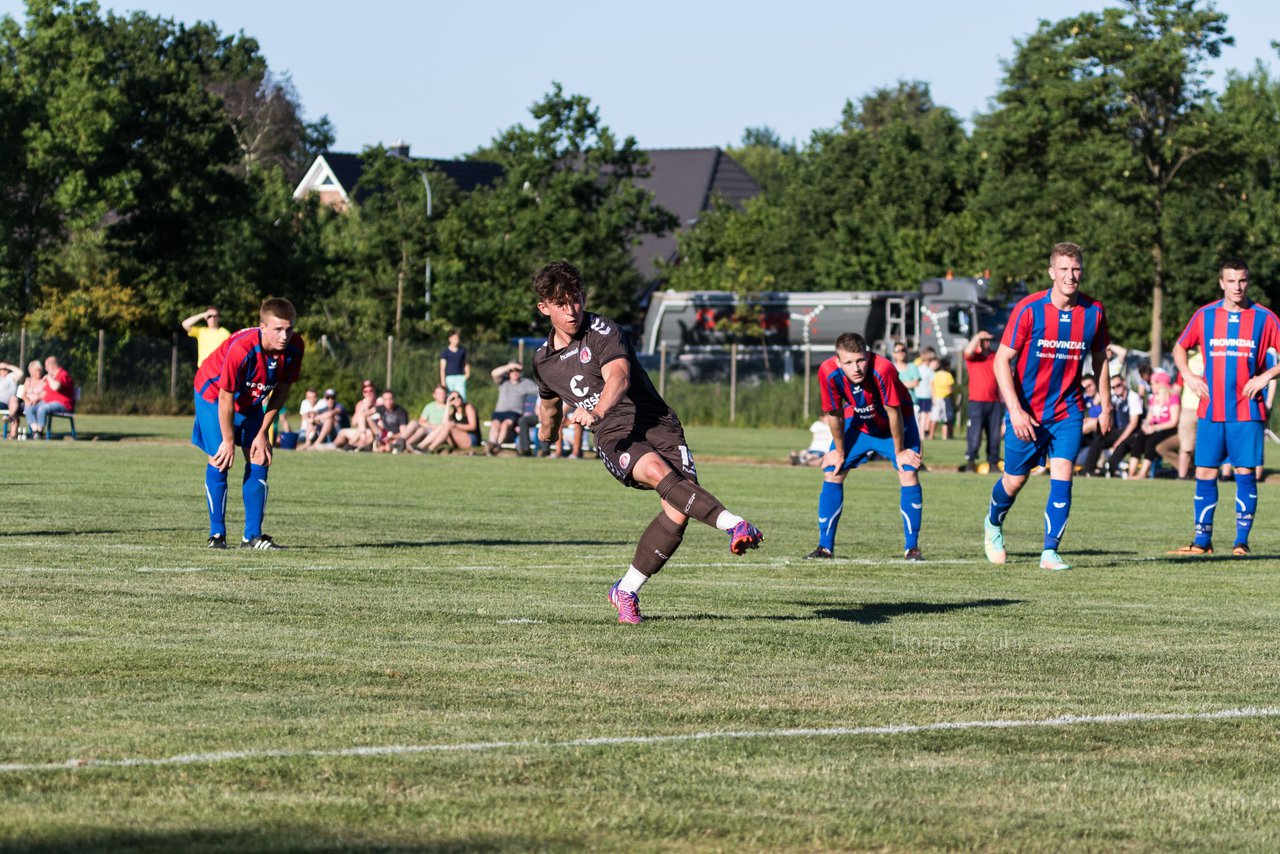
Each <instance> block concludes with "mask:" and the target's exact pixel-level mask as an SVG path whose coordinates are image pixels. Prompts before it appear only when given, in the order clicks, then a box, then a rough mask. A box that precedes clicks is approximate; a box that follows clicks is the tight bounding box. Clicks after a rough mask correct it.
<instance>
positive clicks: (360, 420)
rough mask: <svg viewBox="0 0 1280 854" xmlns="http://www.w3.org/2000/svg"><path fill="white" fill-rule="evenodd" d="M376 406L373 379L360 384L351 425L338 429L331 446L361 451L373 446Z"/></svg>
mask: <svg viewBox="0 0 1280 854" xmlns="http://www.w3.org/2000/svg"><path fill="white" fill-rule="evenodd" d="M377 406H378V388H377V386H375V385H374V384H373V380H365V381H364V382H362V383H361V384H360V401H359V402H358V403H356V408H355V411H353V412H352V413H351V426H350V427H346V428H343V429H342V430H339V431H338V435H337V438H335V439H334V440H333V446H334V447H335V448H339V449H341V450H352V451H363V450H370V449H372V448H373V442H374V439H375V433H374V430H375V428H376V425H375V424H374V423H373V416H374V414H375V413H376V411H377Z"/></svg>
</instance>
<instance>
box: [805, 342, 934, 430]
mask: <svg viewBox="0 0 1280 854" xmlns="http://www.w3.org/2000/svg"><path fill="white" fill-rule="evenodd" d="M868 355H869V357H870V358H869V360H868V362H867V374H868V376H867V378H866V379H865V380H863V382H862V383H861V384H854V383H853V382H851V381H850V380H849V378H848V377H847V376H845V374H844V371H842V370H840V362H839V361H838V360H837V359H836V357H835V356H832V357H831V358H830V359H827V360H826V361H825V362H823V363H822V364H821V365H820V366H818V389H819V392H820V395H821V402H822V411H823V412H826V413H829V414H835V413H839V414H840V415H842V416H843V417H844V420H845V432H846V433H849V432H853V433H868V434H870V435H872V436H880V437H883V436H888V435H890V431H889V415H888V413H887V412H886V411H885V409H886V407H889V406H893V407H897V408H898V409H901V410H902V417H903V418H914V417H915V410H914V408H913V407H912V406H911V393H910V392H909V391H907V387H906V386H905V385H903V384H902V380H900V379H898V369H897V368H895V367H894V366H893V362H891V361H889V360H888V359H886V358H885V357H884V356H879V355H876V354H874V353H871V354H868Z"/></svg>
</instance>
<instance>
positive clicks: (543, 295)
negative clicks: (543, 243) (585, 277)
mask: <svg viewBox="0 0 1280 854" xmlns="http://www.w3.org/2000/svg"><path fill="white" fill-rule="evenodd" d="M533 292H534V293H535V294H537V295H538V302H545V303H547V304H548V305H562V304H564V303H566V302H569V301H571V300H572V299H573V298H574V297H576V296H578V295H580V294H581V293H582V273H580V272H578V268H577V267H575V266H573V265H572V264H570V263H569V262H568V261H552V262H551V263H550V264H548V265H547V266H545V267H543V268H542V269H541V270H539V271H538V272H536V273H534V274H533Z"/></svg>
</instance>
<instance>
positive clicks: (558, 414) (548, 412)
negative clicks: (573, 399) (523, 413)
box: [538, 397, 564, 448]
mask: <svg viewBox="0 0 1280 854" xmlns="http://www.w3.org/2000/svg"><path fill="white" fill-rule="evenodd" d="M563 420H564V403H563V401H561V400H560V398H558V397H552V398H546V397H541V398H538V435H539V436H541V437H542V441H544V442H546V443H547V445H548V446H550V447H552V448H554V447H556V437H557V436H559V435H560V424H561V422H562V421H563Z"/></svg>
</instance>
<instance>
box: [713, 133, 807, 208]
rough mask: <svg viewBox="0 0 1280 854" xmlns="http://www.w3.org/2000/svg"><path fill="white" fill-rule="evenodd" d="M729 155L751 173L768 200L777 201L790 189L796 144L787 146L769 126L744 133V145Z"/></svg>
mask: <svg viewBox="0 0 1280 854" xmlns="http://www.w3.org/2000/svg"><path fill="white" fill-rule="evenodd" d="M726 151H727V152H728V154H729V156H730V157H732V158H733V159H734V160H735V161H737V163H738V165H740V166H741V167H742V168H743V169H745V170H747V174H748V175H750V176H751V177H752V178H753V179H754V180H755V182H756V183H757V184H759V185H760V189H761V191H762V192H763V193H764V194H765V195H766V196H770V197H775V198H776V197H777V196H779V195H781V194H782V191H783V189H785V188H786V185H787V176H788V174H789V173H790V170H791V169H792V168H793V166H794V164H795V159H796V153H797V152H796V146H795V143H794V142H783V141H782V139H781V138H780V137H779V136H778V134H777V132H776V131H775V130H774V129H773V128H771V127H769V126H768V125H764V126H762V127H758V128H747V129H746V130H745V131H743V132H742V144H741V145H739V146H736V147H730V148H727V149H726Z"/></svg>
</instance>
